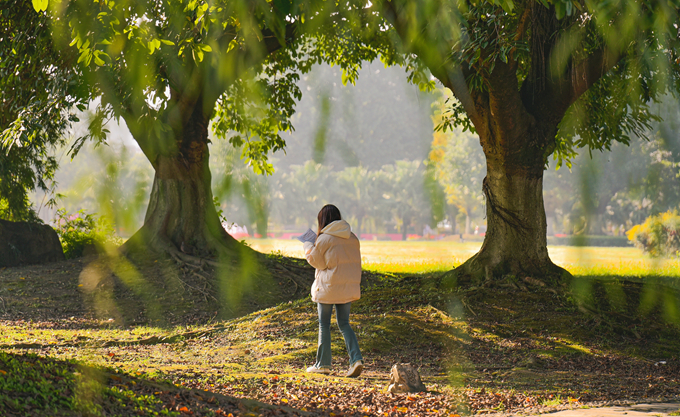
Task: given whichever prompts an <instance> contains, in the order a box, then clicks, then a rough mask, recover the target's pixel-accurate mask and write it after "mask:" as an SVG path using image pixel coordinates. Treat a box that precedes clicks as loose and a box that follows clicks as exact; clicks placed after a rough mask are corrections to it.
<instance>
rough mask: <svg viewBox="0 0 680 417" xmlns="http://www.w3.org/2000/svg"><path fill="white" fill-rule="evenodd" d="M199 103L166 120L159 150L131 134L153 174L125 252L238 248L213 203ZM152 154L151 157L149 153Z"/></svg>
mask: <svg viewBox="0 0 680 417" xmlns="http://www.w3.org/2000/svg"><path fill="white" fill-rule="evenodd" d="M200 103H201V101H200V100H197V104H196V105H195V106H194V108H193V111H191V113H190V116H189V117H187V118H186V119H185V120H182V119H181V118H180V119H179V120H168V124H169V125H170V126H172V130H171V131H170V132H167V134H168V135H169V139H170V140H168V138H165V140H164V141H163V142H162V144H163V145H165V146H155V147H154V146H152V145H151V144H150V143H151V140H150V139H149V138H148V136H147V135H148V134H147V132H146V131H143V132H142V131H139V130H136V129H132V130H133V134H134V133H136V137H135V139H137V142H138V143H140V145H143V146H142V149H143V150H144V151H145V153H146V154H147V156H148V157H149V160H150V161H151V163H152V165H153V168H154V170H155V175H154V181H153V186H152V189H151V195H150V197H149V206H148V208H147V211H146V216H145V218H144V225H143V226H142V228H141V229H140V230H139V231H138V232H137V233H136V234H135V235H134V236H133V237H132V238H131V239H130V242H129V243H128V245H127V246H128V247H133V246H134V247H135V249H139V248H147V249H152V250H154V251H161V252H162V251H169V252H172V253H174V254H179V253H183V254H186V255H190V256H199V257H218V256H221V255H229V254H236V253H237V252H238V251H239V250H240V249H241V248H240V247H241V246H242V245H241V244H240V243H239V242H238V241H236V239H234V238H233V237H231V236H230V235H229V234H228V233H227V232H226V231H225V230H224V228H223V227H222V224H221V221H220V218H219V215H218V214H217V210H216V209H215V206H214V203H213V194H212V190H211V175H210V167H209V164H208V161H209V150H208V123H209V116H208V115H207V114H206V113H205V112H204V111H203V108H202V106H201V105H200ZM153 151H155V153H153Z"/></svg>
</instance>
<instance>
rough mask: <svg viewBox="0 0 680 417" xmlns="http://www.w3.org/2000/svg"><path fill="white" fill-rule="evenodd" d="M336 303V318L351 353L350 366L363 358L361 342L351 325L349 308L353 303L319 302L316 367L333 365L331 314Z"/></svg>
mask: <svg viewBox="0 0 680 417" xmlns="http://www.w3.org/2000/svg"><path fill="white" fill-rule="evenodd" d="M333 305H335V318H336V320H337V321H338V327H339V328H340V331H341V332H342V337H344V338H345V346H346V347H347V352H348V353H349V364H350V366H351V365H352V364H353V363H354V362H356V361H360V360H362V358H361V351H360V350H359V342H358V341H357V336H356V334H354V330H352V327H351V326H350V325H349V310H350V308H351V307H352V303H347V304H321V303H317V306H318V310H319V348H318V349H317V351H316V367H317V368H330V366H331V314H332V313H333Z"/></svg>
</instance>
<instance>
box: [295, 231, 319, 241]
mask: <svg viewBox="0 0 680 417" xmlns="http://www.w3.org/2000/svg"><path fill="white" fill-rule="evenodd" d="M297 240H299V241H300V242H302V243H305V242H312V243H314V242H316V233H314V231H313V230H312V229H307V231H306V232H305V233H304V234H303V235H302V236H298V237H297Z"/></svg>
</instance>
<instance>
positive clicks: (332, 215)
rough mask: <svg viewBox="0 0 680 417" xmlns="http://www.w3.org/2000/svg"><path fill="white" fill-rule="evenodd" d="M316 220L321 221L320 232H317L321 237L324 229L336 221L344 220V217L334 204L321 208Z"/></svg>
mask: <svg viewBox="0 0 680 417" xmlns="http://www.w3.org/2000/svg"><path fill="white" fill-rule="evenodd" d="M316 219H317V220H318V221H319V231H318V232H317V235H319V234H321V230H322V229H323V228H324V227H326V226H328V225H329V224H331V223H333V222H334V221H336V220H342V216H340V210H338V208H337V207H335V206H334V205H332V204H326V205H325V206H323V207H322V208H321V211H319V215H318V216H316Z"/></svg>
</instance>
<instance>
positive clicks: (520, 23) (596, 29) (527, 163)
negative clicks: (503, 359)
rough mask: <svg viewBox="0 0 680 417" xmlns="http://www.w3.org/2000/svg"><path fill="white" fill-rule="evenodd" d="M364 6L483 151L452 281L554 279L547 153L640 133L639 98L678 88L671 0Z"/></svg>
mask: <svg viewBox="0 0 680 417" xmlns="http://www.w3.org/2000/svg"><path fill="white" fill-rule="evenodd" d="M373 10H374V11H376V12H377V13H380V15H381V16H383V17H384V18H385V19H386V20H387V21H388V22H389V23H390V24H391V26H392V27H393V28H394V29H395V31H396V33H397V34H398V37H399V39H400V41H401V43H400V45H401V48H403V50H404V51H407V52H410V53H412V54H415V55H416V56H418V58H419V59H420V60H421V62H423V63H424V64H425V65H426V66H427V67H428V68H429V69H430V71H431V72H432V74H433V75H434V76H435V77H436V78H437V79H438V80H439V81H441V82H442V84H443V85H444V86H446V87H448V88H449V89H450V90H451V91H452V92H453V93H454V95H455V97H456V99H457V100H455V101H452V102H451V103H450V104H451V110H450V115H449V117H448V120H447V121H445V122H444V124H443V127H445V128H448V127H452V126H462V127H463V128H466V129H473V130H474V131H476V132H477V133H478V135H479V138H480V143H481V145H482V148H483V150H484V154H485V156H486V165H487V175H486V178H485V179H484V181H483V184H482V190H483V193H484V196H485V199H486V207H487V224H488V231H487V234H486V236H485V241H484V244H483V246H482V248H481V250H480V252H479V253H478V254H477V255H475V256H474V257H473V258H471V259H470V260H469V261H468V262H466V263H465V264H464V265H462V266H461V267H460V268H459V269H458V270H457V271H456V274H455V275H456V276H457V277H458V278H459V279H460V280H461V281H459V282H464V281H466V280H483V279H492V277H502V276H505V275H508V274H512V275H515V276H541V277H544V276H548V277H552V278H555V277H560V276H561V275H562V274H564V273H565V271H563V270H562V269H561V268H558V267H556V266H555V265H554V264H553V263H552V261H551V260H550V258H549V256H548V252H547V246H546V219H545V209H544V204H543V198H542V179H543V170H544V167H545V166H546V163H547V161H548V158H549V157H550V156H551V155H553V154H554V153H556V156H557V158H562V159H569V158H570V156H571V155H573V150H574V148H578V147H588V148H589V149H608V148H609V147H610V145H611V143H612V142H613V141H622V142H627V141H628V140H629V136H630V135H631V134H637V135H644V134H645V129H646V128H647V127H649V125H650V123H651V122H653V121H654V120H655V119H656V117H655V116H654V115H653V113H652V112H651V111H650V107H649V104H650V102H653V101H654V100H657V99H658V98H659V97H661V95H663V94H665V93H666V92H668V91H673V92H677V91H678V89H679V87H680V81H679V78H678V74H680V72H679V69H680V59H679V57H678V50H679V49H678V36H679V35H678V27H677V22H678V2H677V1H670V2H669V1H634V0H633V1H613V2H595V1H589V0H583V1H578V0H577V1H572V0H566V1H565V0H557V1H550V0H539V1H535V0H518V1H509V0H491V1H476V2H472V1H440V0H432V1H415V0H391V1H388V0H385V1H378V2H376V3H374V5H373Z"/></svg>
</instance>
